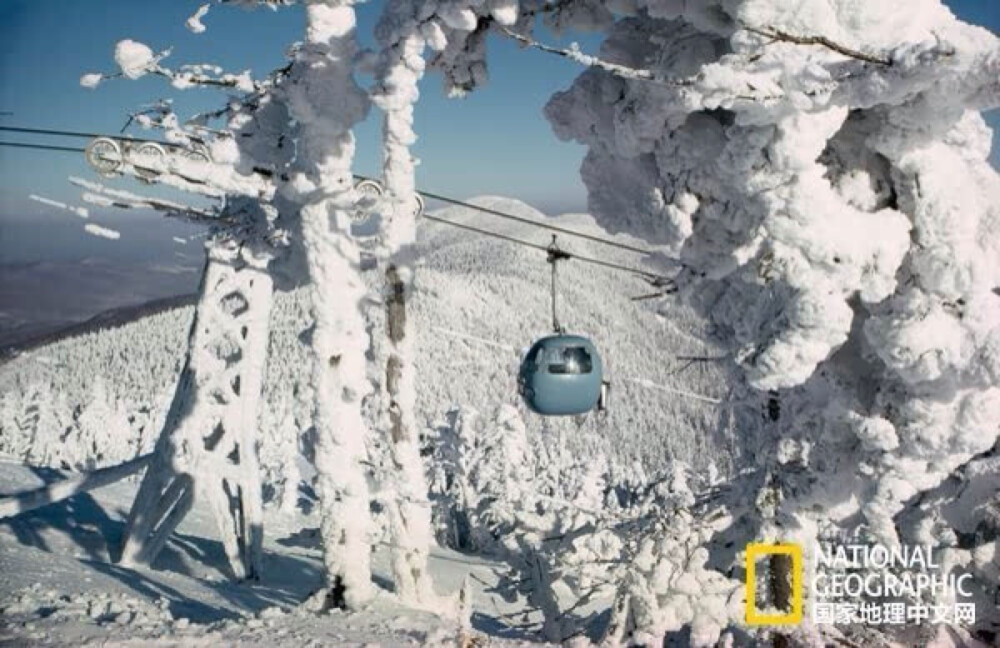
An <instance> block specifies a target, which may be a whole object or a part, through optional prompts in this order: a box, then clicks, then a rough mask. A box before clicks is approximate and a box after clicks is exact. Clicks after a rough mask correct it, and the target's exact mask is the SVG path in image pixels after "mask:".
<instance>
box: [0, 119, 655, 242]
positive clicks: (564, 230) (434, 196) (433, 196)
mask: <svg viewBox="0 0 1000 648" xmlns="http://www.w3.org/2000/svg"><path fill="white" fill-rule="evenodd" d="M0 131H9V132H12V133H29V134H35V135H58V136H63V137H79V138H87V139H95V138H98V137H107V138H110V139H124V140H127V141H130V142H152V143H156V144H165V145H168V146H169V145H170V143H169V142H164V141H162V140H155V139H143V138H139V137H128V136H123V135H104V134H101V133H87V132H83V131H65V130H54V129H48V128H25V127H21V126H0ZM354 178H355V179H356V180H370V181H373V182H378V180H377V179H376V178H371V177H368V176H363V175H355V176H354ZM416 193H418V194H420V195H421V196H423V197H424V198H427V199H430V200H438V201H440V202H443V203H447V204H449V205H456V206H458V207H465V208H467V209H474V210H476V211H478V212H481V213H484V214H489V215H490V216H496V217H498V218H505V219H507V220H512V221H516V222H518V223H524V224H525V225H533V226H535V227H541V228H543V229H547V230H549V231H552V232H557V233H559V234H565V235H567V236H575V237H577V238H581V239H585V240H587V241H592V242H594V243H600V244H602V245H607V246H610V247H616V248H618V249H620V250H627V251H629V252H635V253H636V254H644V255H647V256H648V255H651V254H653V253H654V252H653V251H652V250H646V249H644V248H641V247H636V246H634V245H629V244H627V243H620V242H618V241H613V240H611V239H607V238H604V237H601V236H595V235H593V234H585V233H584V232H579V231H577V230H573V229H570V228H568V227H560V226H559V225H551V224H549V223H543V222H540V221H537V220H534V219H531V218H525V217H524V216H517V215H515V214H509V213H507V212H503V211H500V210H497V209H491V208H489V207H481V206H479V205H475V204H473V203H470V202H465V201H462V200H457V199H455V198H450V197H448V196H444V195H441V194H439V193H434V192H431V191H422V190H419V189H418V190H417V192H416Z"/></svg>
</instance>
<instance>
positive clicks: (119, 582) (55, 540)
mask: <svg viewBox="0 0 1000 648" xmlns="http://www.w3.org/2000/svg"><path fill="white" fill-rule="evenodd" d="M475 202H477V203H478V204H481V205H484V206H489V207H491V208H494V209H499V210H502V211H507V212H511V213H515V214H518V215H521V216H526V217H529V218H534V219H542V218H545V217H544V215H542V214H540V213H538V212H537V211H535V210H534V209H532V208H530V207H529V206H527V205H524V204H523V203H519V202H517V201H513V200H509V199H503V198H481V199H477V200H476V201H475ZM436 213H437V215H438V216H440V217H443V218H447V219H449V220H454V221H460V222H475V223H476V224H477V225H478V226H485V227H488V228H490V229H493V230H495V231H500V232H503V233H505V234H507V235H513V236H517V237H520V238H524V239H527V240H532V241H534V242H537V243H547V242H548V237H547V235H546V234H545V233H544V231H540V230H537V229H535V228H530V227H527V226H525V225H521V224H517V223H512V222H507V221H499V220H496V219H492V218H489V217H486V216H484V215H481V214H478V213H476V212H473V211H471V210H467V209H463V208H448V209H445V210H440V211H438V212H436ZM554 222H556V223H558V224H560V225H562V226H565V227H572V228H574V229H578V230H582V231H590V232H592V233H595V234H597V233H600V230H599V229H598V228H597V227H596V226H595V225H594V224H593V221H592V219H591V218H590V217H589V216H587V215H582V214H578V215H566V216H562V217H559V218H558V219H556V220H555V221H554ZM619 240H621V241H623V242H630V243H633V244H634V243H635V241H631V240H630V239H628V237H619ZM420 245H421V248H422V251H423V259H424V261H423V266H422V267H421V269H420V271H419V273H418V276H417V283H416V297H415V298H414V300H413V302H412V303H413V311H414V313H415V317H416V320H417V326H416V330H417V332H418V343H417V370H418V375H419V376H420V378H419V381H418V385H417V389H418V415H419V416H422V417H423V421H422V423H424V424H425V425H426V428H427V430H428V431H430V430H432V429H434V428H435V427H440V426H442V425H444V424H446V423H445V422H446V421H447V419H448V416H449V412H452V414H454V412H455V411H456V410H455V408H460V410H461V412H462V414H463V415H465V416H468V415H469V414H470V413H471V412H472V411H473V410H474V411H478V412H480V413H482V414H483V415H485V416H487V417H488V416H490V415H492V413H493V412H494V410H497V409H498V408H501V407H503V406H508V407H510V406H518V407H520V412H519V414H520V416H521V417H522V419H523V421H524V423H525V424H526V428H527V432H528V439H529V443H531V444H534V445H536V446H540V445H542V444H544V443H547V442H550V441H551V440H552V439H553V438H557V439H559V440H560V443H561V444H565V447H566V448H567V449H569V450H571V452H570V453H569V454H571V455H574V454H578V453H579V452H581V451H584V450H587V449H590V450H591V452H590V453H589V454H590V455H593V454H594V453H593V451H594V450H596V451H599V452H601V453H603V454H604V455H606V456H607V457H608V458H609V459H610V460H611V461H613V462H614V463H616V464H618V465H620V466H628V465H630V464H631V463H632V462H634V461H636V460H638V461H640V462H641V463H643V464H645V465H646V466H647V468H649V469H653V468H658V467H662V465H663V464H664V463H665V462H666V461H667V460H668V459H670V458H671V457H673V458H679V459H683V460H684V461H687V462H689V463H691V464H692V465H694V466H696V467H698V468H702V469H705V468H707V467H708V465H709V464H710V463H712V464H716V465H717V466H718V467H720V468H721V469H723V470H725V469H728V468H729V467H730V466H732V465H733V464H734V463H736V462H738V458H739V455H740V452H741V450H740V444H739V442H738V441H737V439H736V437H735V435H734V433H733V427H734V423H733V421H734V417H733V416H732V412H734V411H737V412H738V411H739V409H740V406H739V405H735V406H734V405H732V404H729V403H721V404H720V403H714V402H711V399H719V400H725V399H726V398H727V393H726V390H725V385H726V380H725V376H724V375H723V374H722V373H721V370H720V369H719V368H718V366H717V365H715V364H712V363H707V364H706V363H696V364H694V365H691V366H689V367H687V368H684V366H685V361H682V360H675V359H673V356H674V355H681V356H690V355H713V349H712V348H711V347H710V346H709V345H707V344H706V343H705V342H704V341H703V337H704V331H702V330H701V329H700V327H699V324H698V320H697V319H696V318H695V317H694V316H693V315H691V314H690V313H689V312H688V311H686V310H684V309H682V308H680V307H677V308H672V307H669V308H668V310H667V311H666V312H667V314H668V316H667V317H664V315H663V314H662V313H661V312H660V311H662V310H663V308H662V304H660V303H658V302H657V301H647V302H632V301H630V300H629V297H630V296H634V295H641V294H646V293H648V292H650V288H649V286H647V285H645V284H644V282H643V281H641V280H639V279H631V278H629V277H627V276H625V277H623V276H622V275H621V274H619V273H613V272H610V271H607V270H604V269H601V268H595V267H591V266H585V265H583V264H579V263H573V262H569V264H568V265H567V266H566V268H565V271H564V272H563V280H562V282H561V302H562V307H561V319H562V320H563V321H564V323H565V324H566V325H567V326H568V328H569V329H570V330H571V331H573V332H580V333H583V334H587V335H592V336H594V339H595V341H596V343H597V344H598V346H599V348H600V349H601V352H602V354H603V356H604V360H605V363H606V366H607V367H608V370H609V374H610V378H611V380H612V382H613V384H614V396H613V401H612V410H611V412H610V413H609V414H608V415H607V416H606V417H598V416H590V417H589V418H587V419H586V420H573V419H563V420H555V419H542V418H541V417H536V416H533V415H530V414H528V413H527V412H526V411H525V410H524V409H523V407H521V406H520V404H519V402H518V397H517V395H516V390H515V378H516V370H517V365H518V361H519V358H520V354H521V352H522V351H523V349H524V348H525V347H527V346H528V345H529V344H530V341H531V340H532V338H533V337H536V336H539V335H542V334H545V333H546V332H547V330H548V326H549V324H548V322H549V302H548V299H549V296H548V281H549V275H548V272H549V269H548V266H547V265H546V263H545V258H544V255H543V254H541V253H539V252H536V251H533V250H530V249H526V248H520V247H515V246H512V245H509V244H507V243H504V242H501V241H498V240H496V239H489V238H482V237H478V236H476V235H474V234H470V233H468V232H465V231H462V230H458V229H455V228H450V227H448V226H445V225H441V224H433V223H430V222H424V223H422V225H421V230H420ZM562 245H564V246H565V247H567V248H569V249H572V250H574V251H577V252H580V253H583V254H589V255H593V256H600V257H601V258H606V259H609V260H613V261H616V262H619V263H629V264H636V265H638V264H640V262H641V261H640V259H637V258H636V255H634V254H631V253H628V252H623V251H617V250H613V249H610V250H609V249H608V248H606V247H603V246H599V245H597V244H581V243H579V242H577V241H568V240H567V241H563V242H562ZM368 274H369V276H370V280H371V281H372V282H375V281H377V280H378V273H375V272H371V273H368ZM308 311H309V302H308V297H307V295H306V294H305V292H304V291H302V290H298V291H293V292H291V293H287V294H281V295H279V296H278V298H277V300H276V305H275V310H274V314H273V321H272V329H271V341H270V352H269V362H268V368H267V379H266V383H265V388H264V395H265V406H264V408H263V409H264V412H263V413H262V417H261V440H262V448H261V452H262V458H263V467H264V470H265V493H266V496H267V497H268V498H269V501H270V503H271V505H270V506H268V508H267V516H268V519H267V526H266V529H267V538H266V542H265V551H266V565H265V573H264V578H263V580H262V581H261V583H260V584H234V583H232V582H231V581H230V580H229V578H228V576H227V574H226V573H225V572H224V571H222V569H223V568H222V567H221V566H222V565H224V564H225V559H224V556H223V553H222V548H221V545H220V544H219V542H218V541H217V539H216V538H217V535H216V526H215V525H216V523H215V521H214V519H212V518H211V515H210V513H209V512H208V511H206V510H200V509H196V510H195V511H193V513H192V514H191V515H189V516H188V517H187V518H186V520H185V522H184V523H183V524H182V525H181V527H180V529H179V532H178V533H177V534H175V536H174V537H173V538H172V539H171V541H170V544H169V545H168V547H167V549H166V550H165V551H164V553H163V555H162V556H161V557H160V558H159V560H158V561H157V562H156V563H155V569H143V568H139V569H136V570H131V569H125V568H122V567H118V566H116V565H115V564H114V562H113V561H112V560H111V557H112V556H111V554H110V553H109V552H114V551H117V546H118V539H119V537H120V535H121V533H122V531H123V524H124V517H125V515H126V514H127V510H128V507H129V506H130V504H131V498H132V496H133V494H134V490H135V488H136V483H135V482H134V481H133V480H129V481H126V482H120V483H118V484H114V485H112V486H108V487H105V488H101V489H98V490H95V491H93V492H92V493H90V494H84V495H79V496H76V497H74V498H72V499H70V500H67V501H64V502H61V503H57V504H53V505H50V506H48V507H44V508H41V509H38V510H36V511H34V512H30V513H27V514H22V515H20V516H18V517H16V518H14V519H12V520H4V521H2V522H0V573H2V576H0V608H2V619H3V630H2V632H3V634H2V635H0V641H2V640H3V639H9V640H11V641H12V642H14V643H15V644H17V643H18V642H24V641H28V642H31V643H49V644H53V645H81V644H84V643H86V642H87V641H93V642H104V641H108V643H109V645H150V644H152V645H219V644H234V643H236V642H237V641H238V642H239V644H240V645H261V646H263V645H269V646H270V645H276V646H284V645H288V646H300V645H309V644H310V642H313V643H315V644H317V645H331V644H334V645H340V644H351V643H364V642H375V643H383V644H385V645H401V644H420V645H426V644H433V643H435V642H448V643H450V644H451V645H453V643H454V641H455V637H456V633H457V626H456V625H455V623H454V622H452V621H446V620H442V619H439V618H437V617H434V616H432V615H429V614H427V613H420V612H415V611H412V610H404V609H401V608H399V607H398V605H397V604H395V603H393V602H392V600H391V598H390V597H389V596H388V595H386V594H382V595H380V596H379V597H377V598H376V600H375V601H374V603H372V605H371V606H370V608H369V609H368V610H366V611H364V612H361V613H358V614H354V615H343V614H333V615H330V616H322V617H317V616H316V615H314V614H313V613H311V612H308V611H307V610H305V609H300V607H299V606H300V604H301V603H302V602H303V601H304V600H305V599H307V597H308V596H309V594H310V593H312V592H313V591H315V590H316V589H317V588H318V587H319V586H320V585H321V578H322V576H321V574H322V556H321V552H320V549H319V540H318V535H317V533H316V527H317V526H318V519H317V518H316V515H315V514H308V513H306V511H310V509H311V508H312V506H311V504H312V500H311V492H310V490H309V489H308V488H305V489H303V490H302V491H299V490H296V491H295V494H296V495H299V494H301V495H302V497H301V498H300V499H299V502H300V504H301V506H300V507H299V508H297V509H294V510H289V509H288V508H282V507H279V506H278V504H279V502H280V500H281V499H284V498H287V493H283V492H282V491H283V489H284V488H285V484H286V482H287V481H288V480H289V479H294V476H293V475H291V474H289V469H290V467H291V466H295V465H301V466H302V467H304V466H305V463H304V461H303V460H302V458H301V457H300V458H298V459H294V458H293V459H292V460H291V461H289V454H290V453H292V454H295V451H294V448H292V449H291V450H289V448H288V444H287V443H284V444H283V443H281V442H280V441H278V439H279V438H281V437H282V436H284V437H288V434H287V428H285V429H284V430H283V431H282V432H280V433H279V430H282V428H283V426H289V425H291V426H294V427H295V429H297V430H298V431H299V432H302V431H304V430H306V429H307V428H308V426H309V422H308V412H309V395H310V388H309V380H310V373H309V364H308V354H307V352H308V348H307V341H308V335H309V329H310V326H311V320H310V317H309V312H308ZM381 311H382V309H381V308H373V309H372V311H371V314H372V316H373V317H374V326H375V329H376V330H375V331H374V335H375V336H376V339H377V338H378V337H379V335H381V334H380V332H379V330H380V328H381V326H382V323H381V322H380V321H379V318H380V316H381ZM191 314H192V310H191V308H189V307H185V308H178V309H174V310H171V311H167V312H163V313H159V314H155V315H152V316H149V317H146V318H143V319H141V320H137V321H135V322H131V323H129V324H126V325H124V326H121V327H118V328H114V329H109V330H101V331H95V332H92V333H88V334H86V335H82V336H79V337H74V338H69V339H64V340H60V341H58V342H55V343H52V344H50V345H47V346H45V347H41V348H37V349H34V350H32V351H29V352H25V353H23V354H21V355H19V356H17V357H15V358H14V359H12V360H11V361H9V362H7V363H6V364H4V365H3V366H0V393H2V394H3V395H2V397H0V399H2V400H0V409H2V415H3V416H2V418H0V452H2V453H3V454H4V455H6V456H7V457H8V458H9V459H8V462H7V463H4V464H3V465H2V467H0V489H2V492H3V493H10V492H15V491H18V490H24V489H26V488H29V487H33V486H37V485H39V482H40V481H51V480H53V479H55V478H56V477H57V476H58V473H57V471H56V468H59V467H69V468H76V469H79V468H84V467H88V466H98V465H108V464H114V463H117V462H119V461H121V460H123V459H127V458H131V457H133V456H136V455H137V454H139V453H141V452H143V451H148V450H149V449H151V446H152V444H153V443H154V442H155V439H156V434H157V431H158V428H159V425H160V424H161V421H162V418H163V415H164V412H165V408H166V405H167V403H168V402H169V397H170V395H171V394H172V390H173V385H174V381H175V379H176V377H177V373H178V371H179V369H180V365H181V362H182V360H183V351H184V339H185V337H184V336H185V333H186V330H187V328H188V325H189V321H190V317H191ZM651 351H655V352H651ZM698 396H700V397H704V398H707V399H709V400H704V399H699V398H697V397H698ZM43 405H44V406H43ZM754 415H755V416H756V414H754ZM292 437H293V438H294V434H293V435H292ZM572 450H576V451H577V452H572ZM584 456H588V455H584ZM21 462H23V463H21ZM24 464H27V465H24ZM29 466H30V467H29ZM306 475H308V473H306ZM282 495H284V497H281V496H282ZM293 501H294V498H293ZM374 561H375V566H376V581H377V582H379V583H380V584H382V585H385V584H386V583H387V582H388V578H389V570H388V566H387V552H386V548H385V546H384V545H382V546H380V547H379V548H378V550H377V551H376V554H375V558H374ZM431 570H432V572H433V576H434V581H435V584H436V587H437V588H438V590H439V592H440V593H442V594H444V593H451V592H455V591H457V590H458V588H459V587H460V585H461V583H462V580H463V578H464V577H465V576H466V575H470V576H471V583H472V585H473V590H474V597H473V604H472V609H473V615H472V622H473V623H472V625H473V628H474V630H475V631H476V632H479V633H481V634H484V635H489V636H490V642H491V645H497V642H498V641H501V640H502V638H504V637H506V638H507V639H510V640H511V641H518V640H520V639H519V638H520V637H530V636H531V635H527V634H524V631H521V630H517V629H516V626H518V625H520V624H521V623H522V622H523V621H524V620H525V618H521V617H522V615H523V614H524V613H525V609H524V608H523V607H522V606H523V601H521V602H513V603H508V602H505V601H504V600H503V599H502V598H501V597H500V596H499V594H498V593H496V592H490V589H491V587H492V586H494V585H496V583H497V581H498V578H499V573H500V571H502V570H501V566H500V565H499V564H493V563H490V562H489V561H487V560H484V559H483V558H481V557H478V556H469V555H462V554H458V553H455V552H452V551H450V550H445V549H435V550H434V552H433V553H432V558H431Z"/></svg>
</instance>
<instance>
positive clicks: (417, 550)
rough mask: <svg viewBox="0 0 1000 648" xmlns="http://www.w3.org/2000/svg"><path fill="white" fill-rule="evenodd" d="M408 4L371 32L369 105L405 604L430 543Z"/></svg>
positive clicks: (413, 25) (414, 62) (415, 73)
mask: <svg viewBox="0 0 1000 648" xmlns="http://www.w3.org/2000/svg"><path fill="white" fill-rule="evenodd" d="M413 9H414V7H413V4H412V3H410V2H405V1H403V0H394V1H391V2H389V3H388V4H387V6H386V8H385V10H384V12H383V14H382V17H381V20H380V22H379V24H378V27H377V28H376V38H377V39H378V42H379V46H380V48H381V61H379V67H378V70H377V80H378V85H377V87H376V89H375V91H374V93H373V101H374V102H375V104H376V105H377V106H378V107H379V108H381V109H382V110H383V111H384V112H385V119H384V121H383V126H382V143H383V177H384V182H385V188H386V190H387V193H388V197H387V200H386V207H385V210H384V214H383V221H382V231H381V243H382V246H383V254H384V256H385V262H386V271H385V284H386V285H385V289H386V291H387V294H386V297H385V299H386V304H387V312H386V328H387V332H388V337H389V344H388V360H387V364H386V377H385V381H386V382H385V384H386V392H387V396H388V412H387V413H388V419H389V420H388V428H389V430H388V431H389V439H388V442H389V448H390V454H391V462H392V466H391V472H390V474H389V475H388V476H387V480H388V482H389V483H388V484H385V485H384V486H383V490H384V491H385V500H386V505H387V506H388V509H389V511H388V514H389V520H390V531H391V537H392V570H393V579H394V581H395V587H396V593H397V594H398V595H399V596H400V597H401V598H402V599H403V600H406V601H411V602H424V603H429V602H431V601H432V599H433V597H434V591H433V587H432V586H431V583H430V577H429V574H428V570H427V556H428V553H429V551H430V545H431V543H432V542H433V534H432V531H431V512H430V505H429V504H428V501H427V482H426V479H425V478H424V468H423V462H422V461H421V458H420V448H419V445H418V437H417V435H418V430H417V425H416V421H415V419H414V408H415V405H416V403H415V400H416V392H415V385H414V379H415V375H414V374H415V372H416V369H415V367H414V364H413V362H414V357H413V340H414V336H415V333H416V332H415V331H414V328H413V323H412V315H411V317H409V318H408V317H407V312H406V306H407V301H408V299H409V296H410V293H411V292H412V289H413V273H414V267H413V258H412V257H413V250H412V247H413V244H414V243H415V242H416V234H417V223H416V217H417V214H418V212H419V209H420V208H419V206H418V202H417V195H416V176H415V161H414V159H413V155H412V154H411V153H410V146H411V145H412V144H413V143H414V142H415V141H416V134H415V133H414V131H413V106H414V104H415V103H416V101H417V99H418V98H419V96H420V92H419V90H418V88H417V83H418V82H419V81H420V78H421V77H422V76H423V73H424V59H423V56H422V55H423V51H424V46H425V45H424V38H423V36H421V34H420V30H419V21H418V19H417V16H416V15H414V14H413V13H412V11H413Z"/></svg>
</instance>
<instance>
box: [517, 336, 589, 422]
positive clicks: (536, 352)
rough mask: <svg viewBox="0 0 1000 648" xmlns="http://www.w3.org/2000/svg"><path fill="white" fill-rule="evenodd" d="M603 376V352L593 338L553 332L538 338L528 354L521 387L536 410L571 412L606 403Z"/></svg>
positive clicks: (520, 377) (564, 413) (527, 401)
mask: <svg viewBox="0 0 1000 648" xmlns="http://www.w3.org/2000/svg"><path fill="white" fill-rule="evenodd" d="M603 377H604V372H603V367H602V365H601V356H600V355H599V354H598V353H597V348H596V347H595V346H594V344H593V343H592V342H591V341H590V340H588V339H587V338H585V337H580V336H578V335H550V336H548V337H544V338H541V339H539V340H538V341H536V342H535V343H534V344H533V345H532V346H531V349H529V350H528V353H527V354H526V355H525V356H524V360H523V361H522V362H521V370H520V373H519V376H518V387H519V391H520V393H521V397H522V398H523V399H524V402H525V404H526V405H527V406H528V408H529V409H530V410H531V411H532V412H535V413H536V414H543V415H546V416H571V415H574V414H585V413H586V412H589V411H591V410H592V409H594V408H596V407H598V406H599V405H600V404H602V391H603V387H602V383H603Z"/></svg>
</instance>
